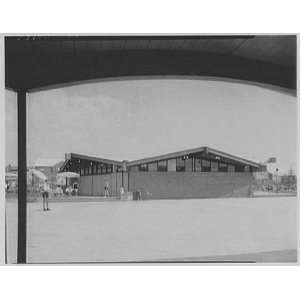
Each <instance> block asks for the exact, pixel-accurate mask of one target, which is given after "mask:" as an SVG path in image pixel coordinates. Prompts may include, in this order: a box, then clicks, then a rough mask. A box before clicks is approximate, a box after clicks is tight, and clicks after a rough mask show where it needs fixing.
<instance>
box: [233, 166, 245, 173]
mask: <svg viewBox="0 0 300 300" xmlns="http://www.w3.org/2000/svg"><path fill="white" fill-rule="evenodd" d="M244 169H245V167H244V166H243V165H237V166H236V167H235V171H236V172H244Z"/></svg>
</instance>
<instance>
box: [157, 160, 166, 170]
mask: <svg viewBox="0 0 300 300" xmlns="http://www.w3.org/2000/svg"><path fill="white" fill-rule="evenodd" d="M157 171H158V172H167V171H168V163H167V161H166V160H160V161H159V162H158V163H157Z"/></svg>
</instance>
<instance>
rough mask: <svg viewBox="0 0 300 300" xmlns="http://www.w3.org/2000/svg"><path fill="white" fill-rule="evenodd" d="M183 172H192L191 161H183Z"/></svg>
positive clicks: (190, 159)
mask: <svg viewBox="0 0 300 300" xmlns="http://www.w3.org/2000/svg"><path fill="white" fill-rule="evenodd" d="M185 171H186V172H192V171H193V159H192V158H189V159H186V161H185Z"/></svg>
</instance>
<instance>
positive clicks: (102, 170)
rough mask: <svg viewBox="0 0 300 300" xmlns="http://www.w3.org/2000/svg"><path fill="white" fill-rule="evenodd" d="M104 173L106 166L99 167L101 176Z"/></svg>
mask: <svg viewBox="0 0 300 300" xmlns="http://www.w3.org/2000/svg"><path fill="white" fill-rule="evenodd" d="M105 173H106V165H101V174H105Z"/></svg>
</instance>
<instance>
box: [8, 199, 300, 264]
mask: <svg viewBox="0 0 300 300" xmlns="http://www.w3.org/2000/svg"><path fill="white" fill-rule="evenodd" d="M69 200H70V201H61V202H60V201H56V202H53V203H51V209H52V210H51V211H49V212H43V211H42V210H41V203H40V202H31V203H29V204H28V262H30V263H47V262H48V263H63V262H119V261H164V260H165V261H170V260H175V261H212V260H217V261H223V260H225V261H259V262H292V261H296V250H295V249H296V245H297V242H296V240H297V238H296V198H295V197H273V198H270V197H268V198H247V199H246V198H245V199H244V198H235V199H228V198H227V199H194V200H191V199H189V200H148V201H123V202H122V201H111V202H109V201H99V202H97V201H95V198H93V199H89V198H80V199H72V200H71V199H69ZM89 200H91V201H89ZM16 216H17V211H16V201H15V200H12V199H10V200H9V201H8V203H7V221H8V223H7V230H8V259H9V262H11V263H14V262H15V257H16V233H17V230H16V229H17V226H16Z"/></svg>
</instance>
